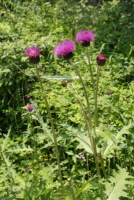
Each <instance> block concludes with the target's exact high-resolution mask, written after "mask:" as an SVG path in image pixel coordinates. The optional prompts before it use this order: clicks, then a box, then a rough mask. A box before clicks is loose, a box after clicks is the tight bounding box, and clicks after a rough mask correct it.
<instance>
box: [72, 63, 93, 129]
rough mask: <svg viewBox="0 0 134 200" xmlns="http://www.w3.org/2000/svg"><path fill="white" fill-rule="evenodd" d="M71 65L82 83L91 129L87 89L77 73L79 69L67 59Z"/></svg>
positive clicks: (90, 122)
mask: <svg viewBox="0 0 134 200" xmlns="http://www.w3.org/2000/svg"><path fill="white" fill-rule="evenodd" d="M69 62H70V64H71V66H72V67H73V69H74V70H75V72H76V74H77V75H78V76H79V79H80V81H81V83H82V86H83V89H84V95H85V98H86V102H87V108H88V114H89V124H90V127H91V130H92V119H91V109H90V103H89V100H88V95H87V90H86V88H85V85H84V82H83V80H82V77H81V75H80V73H79V71H78V70H77V68H76V67H75V65H74V64H73V63H72V61H71V60H69Z"/></svg>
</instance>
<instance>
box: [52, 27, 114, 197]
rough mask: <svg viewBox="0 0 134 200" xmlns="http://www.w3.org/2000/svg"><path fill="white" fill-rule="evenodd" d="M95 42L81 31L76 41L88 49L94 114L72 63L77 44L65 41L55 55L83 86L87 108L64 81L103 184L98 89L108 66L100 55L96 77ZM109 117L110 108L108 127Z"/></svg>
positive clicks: (97, 60)
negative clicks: (80, 116)
mask: <svg viewBox="0 0 134 200" xmlns="http://www.w3.org/2000/svg"><path fill="white" fill-rule="evenodd" d="M94 40H95V34H94V33H93V31H91V30H87V29H86V30H81V31H79V32H77V33H76V41H77V42H80V43H81V44H82V46H83V47H84V48H86V50H85V51H86V55H87V60H88V67H89V74H90V78H91V83H92V88H93V97H94V112H93V111H92V110H91V103H90V99H89V94H88V90H87V87H86V85H85V83H84V81H83V78H82V76H81V72H80V71H79V70H78V68H77V66H76V64H75V63H74V62H73V61H72V58H73V53H72V52H73V51H74V50H75V48H76V47H75V44H74V43H73V42H72V40H64V41H62V42H60V43H59V44H57V45H56V47H55V48H54V54H55V55H56V56H57V57H61V56H63V58H64V59H65V60H68V62H69V64H70V65H71V66H72V68H73V70H74V71H75V73H76V74H77V76H78V77H79V80H80V82H81V84H82V86H83V91H84V97H85V101H86V107H85V106H84V105H83V103H82V101H81V98H80V96H79V95H78V94H77V92H73V91H71V89H70V88H69V87H68V86H67V82H65V81H63V82H62V86H63V87H67V88H68V90H69V91H70V92H71V93H73V95H74V96H75V98H76V99H77V102H78V103H79V105H80V107H81V110H82V113H83V117H84V121H85V127H86V129H87V132H88V137H89V145H90V146H91V149H92V154H93V156H94V161H95V165H96V172H97V176H98V178H99V182H101V180H102V178H103V177H104V178H105V180H106V179H107V172H106V170H105V166H104V158H103V151H100V150H98V143H97V137H98V135H97V129H98V127H99V115H98V89H99V79H100V74H101V68H102V67H103V66H104V65H105V64H106V57H105V56H104V55H103V54H98V55H97V57H96V64H97V65H96V71H97V73H96V75H94V68H93V66H92V65H91V62H90V54H89V48H90V42H93V41H94ZM107 95H111V92H109V91H108V92H107ZM109 117H110V107H109V108H108V119H107V125H106V127H108V124H109ZM99 190H100V192H99V196H100V199H101V200H105V199H106V197H105V195H104V187H103V186H102V185H100V189H99ZM71 194H72V197H73V199H75V198H76V197H75V194H74V191H72V190H71Z"/></svg>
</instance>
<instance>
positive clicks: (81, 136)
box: [0, 0, 134, 200]
mask: <svg viewBox="0 0 134 200" xmlns="http://www.w3.org/2000/svg"><path fill="white" fill-rule="evenodd" d="M0 10H1V11H0V17H1V22H0V30H1V35H0V44H1V49H0V54H1V64H0V65H1V69H0V94H1V97H0V131H1V135H0V161H1V169H0V199H3V200H5V199H6V200H8V199H9V200H10V199H11V200H14V199H15V200H16V199H24V200H31V199H37V200H40V199H45V200H47V199H48V200H51V199H52V200H54V199H55V200H57V199H59V200H63V199H67V200H71V199H72V196H71V192H70V190H69V187H68V183H67V179H68V178H71V180H72V182H73V186H74V191H75V194H76V197H77V199H78V200H87V199H98V198H99V195H100V194H99V190H100V188H103V189H104V188H105V194H106V195H107V196H105V198H106V199H109V200H116V199H122V200H124V199H126V200H127V199H130V200H131V199H132V198H133V184H131V176H133V173H134V167H133V146H134V127H133V121H134V112H133V104H134V100H133V99H134V81H133V78H134V75H133V73H134V69H133V65H134V58H133V56H134V47H133V43H134V37H133V13H134V9H133V2H132V1H129V2H128V1H125V0H124V1H119V0H112V1H106V0H104V1H98V0H95V1H93V0H90V1H89V0H86V1H84V0H79V1H75V0H70V1H65V0H51V1H44V0H38V1H37V0H30V1H28V0H8V1H5V0H2V2H1V3H0ZM81 29H91V30H93V31H94V32H95V34H96V36H95V37H96V40H95V42H94V43H92V44H91V48H90V57H91V63H92V67H93V75H94V77H96V73H97V70H96V55H97V54H99V53H103V54H105V56H106V57H107V64H106V65H105V66H103V67H102V70H101V76H100V80H99V90H98V111H99V112H98V114H99V124H100V125H99V126H98V127H97V129H96V133H97V135H96V137H95V142H96V148H97V152H98V155H97V158H98V163H99V166H100V169H101V179H99V178H98V176H94V174H96V166H95V159H96V158H94V156H93V152H92V149H91V143H90V141H89V137H88V133H87V129H86V127H85V124H84V120H83V113H82V111H81V108H80V106H79V105H78V101H77V99H76V98H75V97H76V96H77V97H78V98H80V100H81V102H82V104H83V106H84V107H85V105H86V101H85V98H84V97H83V88H82V85H81V83H80V80H79V79H78V77H77V75H76V74H75V72H74V71H73V70H72V68H71V67H70V65H69V64H68V63H67V62H66V61H64V60H63V59H59V58H58V59H57V58H56V57H54V55H53V47H54V46H55V45H56V44H57V43H58V42H59V41H61V40H63V39H66V38H70V39H74V38H75V33H76V32H77V31H79V30H81ZM32 45H35V46H36V45H37V46H38V47H39V48H40V49H41V54H40V57H41V62H40V64H39V70H40V75H41V77H42V81H43V85H44V87H45V91H44V93H45V95H47V97H48V101H49V105H50V110H51V114H52V118H53V121H54V126H55V127H54V128H55V131H56V136H57V141H58V146H59V154H60V159H61V163H60V164H61V168H62V174H63V178H64V189H65V191H64V196H61V193H62V192H61V189H60V184H59V178H58V170H57V164H56V156H55V151H54V144H53V136H52V132H51V128H50V119H49V118H48V115H47V109H46V105H45V101H44V93H42V92H41V90H40V86H39V83H38V81H37V77H36V74H35V71H36V70H35V66H34V65H32V64H30V63H29V61H28V58H27V56H26V55H25V53H24V51H25V49H26V48H27V47H29V46H32ZM73 59H74V64H76V66H77V68H78V70H79V71H80V73H81V75H82V77H83V80H84V83H85V86H86V88H87V90H88V97H89V100H90V102H91V111H92V112H91V114H92V117H93V121H94V101H93V87H92V84H91V79H90V73H89V67H88V66H87V62H88V60H87V57H86V53H85V50H83V47H81V45H79V44H77V50H76V51H75V53H74V58H73ZM62 80H64V81H67V87H62V86H61V81H62ZM70 80H72V82H69V81H70ZM95 80H96V79H95ZM107 91H111V92H112V95H111V96H107V95H106V92H107ZM27 95H30V96H31V98H30V99H27V98H26V96H27ZM28 104H34V107H35V110H34V111H33V112H32V113H31V115H30V113H29V112H28V111H27V105H28ZM108 112H110V115H108ZM31 121H32V122H31ZM91 135H92V136H94V132H92V133H91ZM100 154H101V155H102V157H103V159H104V163H102V162H101V161H100V160H101V157H100ZM103 164H104V167H105V168H106V169H105V170H106V174H107V179H108V182H106V179H105V178H104V172H103V170H104V169H103V167H102V165H103ZM117 165H118V167H117ZM27 168H29V170H28V171H26V169H27ZM117 168H118V172H117V171H116V169H117ZM113 169H114V173H112V170H113ZM128 172H129V173H128ZM112 174H113V175H112ZM129 174H130V175H131V176H130V175H129ZM111 176H112V177H111ZM110 177H111V178H110ZM104 179H105V180H104ZM126 185H127V186H126ZM126 188H127V190H126ZM124 190H125V191H124ZM125 196H127V197H126V198H125ZM122 197H124V198H122Z"/></svg>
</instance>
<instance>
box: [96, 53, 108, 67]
mask: <svg viewBox="0 0 134 200" xmlns="http://www.w3.org/2000/svg"><path fill="white" fill-rule="evenodd" d="M96 60H97V64H98V65H99V66H104V65H105V63H106V57H105V56H103V55H102V54H99V55H98V56H97V58H96Z"/></svg>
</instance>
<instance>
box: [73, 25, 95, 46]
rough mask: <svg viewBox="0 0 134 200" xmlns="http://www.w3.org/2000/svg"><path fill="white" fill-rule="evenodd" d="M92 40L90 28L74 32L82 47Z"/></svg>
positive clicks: (92, 35)
mask: <svg viewBox="0 0 134 200" xmlns="http://www.w3.org/2000/svg"><path fill="white" fill-rule="evenodd" d="M94 40H95V37H94V33H93V31H91V30H88V29H84V30H81V31H78V32H77V33H76V41H77V42H80V43H81V44H82V46H83V47H88V46H89V45H90V42H91V41H94Z"/></svg>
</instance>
